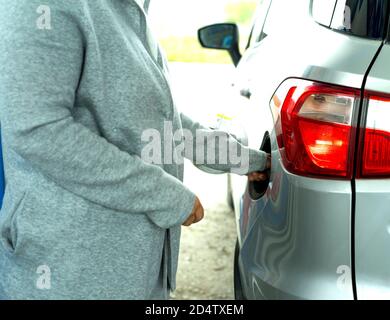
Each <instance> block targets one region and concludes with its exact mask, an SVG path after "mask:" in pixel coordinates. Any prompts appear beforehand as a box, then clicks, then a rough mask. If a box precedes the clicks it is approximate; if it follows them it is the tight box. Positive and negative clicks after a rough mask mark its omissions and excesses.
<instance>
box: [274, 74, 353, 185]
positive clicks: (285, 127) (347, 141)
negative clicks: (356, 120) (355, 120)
mask: <svg viewBox="0 0 390 320" xmlns="http://www.w3.org/2000/svg"><path fill="white" fill-rule="evenodd" d="M359 97H360V91H359V90H354V89H348V88H343V87H335V86H328V85H324V84H319V83H313V82H309V81H303V80H287V81H286V82H284V83H283V84H282V86H281V87H280V88H279V89H278V90H277V92H276V94H275V95H274V97H273V98H272V100H271V108H272V111H273V115H274V120H275V127H276V134H277V136H278V144H279V149H280V152H281V155H282V159H283V164H284V165H285V167H286V169H287V170H289V171H290V172H292V173H295V174H299V175H304V176H315V177H322V176H326V177H335V178H348V179H350V178H351V177H352V169H353V165H352V161H353V150H354V148H353V141H354V139H355V133H356V129H355V128H354V127H353V126H352V117H353V112H354V107H355V104H356V101H357V100H358V99H359Z"/></svg>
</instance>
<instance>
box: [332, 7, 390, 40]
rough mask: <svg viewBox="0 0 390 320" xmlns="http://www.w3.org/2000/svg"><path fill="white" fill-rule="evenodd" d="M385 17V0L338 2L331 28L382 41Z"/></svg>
mask: <svg viewBox="0 0 390 320" xmlns="http://www.w3.org/2000/svg"><path fill="white" fill-rule="evenodd" d="M387 15H388V1H387V0H338V1H337V5H336V9H335V12H334V16H333V20H332V24H331V28H332V29H334V30H337V31H340V32H343V33H347V34H350V35H355V36H359V37H364V38H369V39H383V38H384V36H385V32H386V28H387V25H386V24H387Z"/></svg>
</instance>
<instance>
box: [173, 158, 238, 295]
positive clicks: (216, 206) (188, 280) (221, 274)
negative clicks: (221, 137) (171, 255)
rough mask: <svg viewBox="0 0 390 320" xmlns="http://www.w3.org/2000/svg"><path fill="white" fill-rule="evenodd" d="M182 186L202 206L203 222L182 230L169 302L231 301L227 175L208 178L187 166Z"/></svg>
mask: <svg viewBox="0 0 390 320" xmlns="http://www.w3.org/2000/svg"><path fill="white" fill-rule="evenodd" d="M185 183H186V185H187V186H188V187H189V188H191V189H192V190H193V191H194V192H195V193H196V194H197V195H198V197H199V198H200V200H201V202H202V203H203V206H204V208H205V219H204V220H203V221H202V222H201V223H199V224H197V225H194V226H192V227H190V228H183V233H182V244H181V251H180V261H179V270H178V278H177V290H176V292H175V293H174V294H173V296H172V298H173V299H179V300H223V299H233V297H234V295H233V259H234V247H235V242H236V227H235V221H234V220H235V219H234V215H233V212H232V211H231V210H230V209H229V207H228V206H227V204H226V201H225V200H226V193H225V191H226V175H219V176H212V175H208V174H205V173H203V172H201V171H199V170H198V169H196V168H195V167H193V166H192V165H191V164H187V168H186V177H185Z"/></svg>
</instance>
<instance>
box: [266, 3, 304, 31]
mask: <svg viewBox="0 0 390 320" xmlns="http://www.w3.org/2000/svg"><path fill="white" fill-rule="evenodd" d="M309 14H310V6H309V2H308V1H307V0H293V1H292V0H272V4H271V6H270V8H269V11H268V15H267V19H266V21H265V24H264V28H263V34H264V35H265V36H269V35H271V34H272V33H274V32H275V33H277V32H284V31H286V30H287V29H289V28H290V27H291V26H294V27H297V26H299V25H301V24H302V23H303V22H304V21H305V20H306V19H307V17H310V16H309Z"/></svg>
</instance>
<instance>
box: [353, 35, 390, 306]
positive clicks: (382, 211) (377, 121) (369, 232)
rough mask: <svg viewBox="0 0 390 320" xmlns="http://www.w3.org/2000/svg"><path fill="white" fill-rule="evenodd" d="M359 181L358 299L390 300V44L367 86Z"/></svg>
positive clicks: (357, 235)
mask: <svg viewBox="0 0 390 320" xmlns="http://www.w3.org/2000/svg"><path fill="white" fill-rule="evenodd" d="M365 96H366V100H365V105H364V112H363V115H362V123H361V127H362V128H363V130H362V136H361V139H360V146H361V159H360V165H359V167H360V169H359V173H358V178H357V179H356V209H355V210H356V211H355V270H356V291H357V292H356V293H357V298H358V299H386V300H388V299H390V250H389V248H390V206H389V204H390V43H389V42H387V43H386V44H384V46H383V48H382V49H381V51H380V53H379V55H378V57H377V59H376V61H375V63H374V65H373V66H372V68H371V70H370V73H369V75H368V78H367V83H366V86H365Z"/></svg>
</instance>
